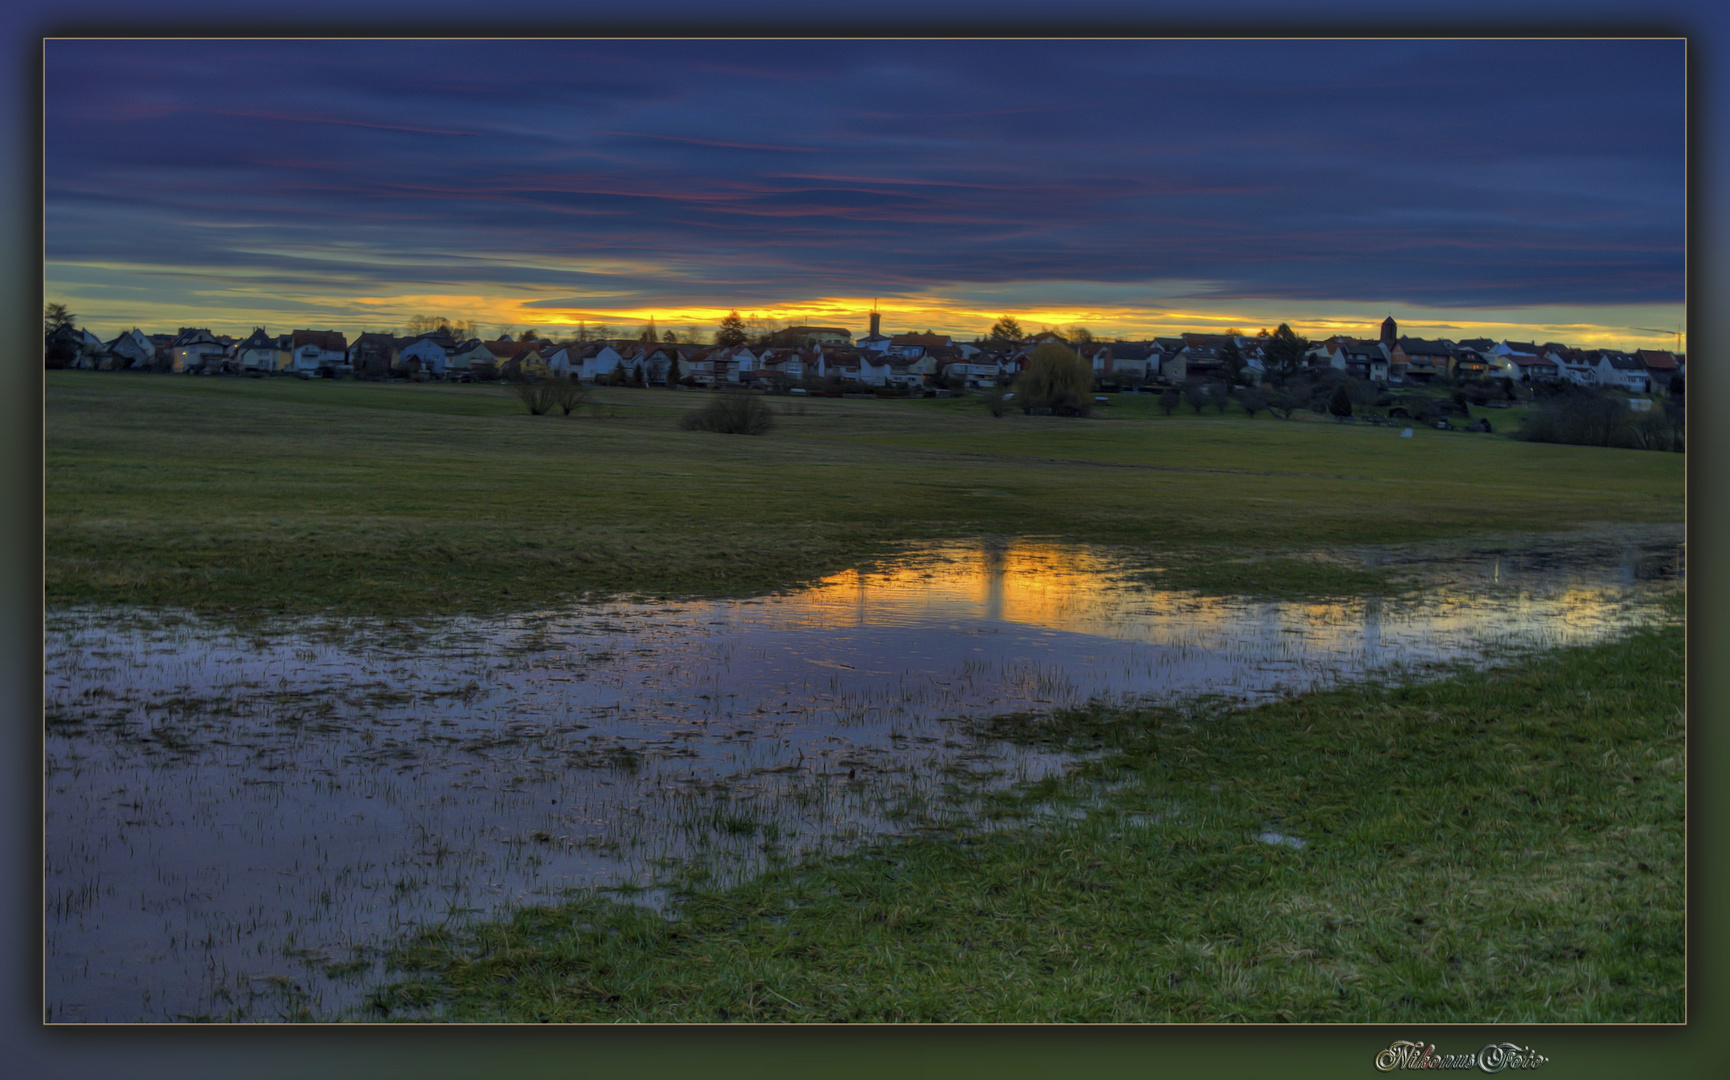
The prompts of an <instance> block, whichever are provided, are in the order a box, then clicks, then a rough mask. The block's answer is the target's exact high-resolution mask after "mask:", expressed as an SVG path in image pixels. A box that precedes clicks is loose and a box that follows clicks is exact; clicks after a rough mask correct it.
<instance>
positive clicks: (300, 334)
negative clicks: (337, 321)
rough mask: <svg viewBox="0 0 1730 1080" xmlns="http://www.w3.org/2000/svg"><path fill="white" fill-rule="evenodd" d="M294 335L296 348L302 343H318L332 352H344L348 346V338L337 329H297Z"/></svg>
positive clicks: (320, 346)
mask: <svg viewBox="0 0 1730 1080" xmlns="http://www.w3.org/2000/svg"><path fill="white" fill-rule="evenodd" d="M292 336H293V339H294V348H296V349H298V348H300V347H301V346H302V345H317V346H318V347H319V348H321V349H328V350H330V351H331V352H342V351H343V350H344V349H346V348H348V339H347V338H345V337H343V336H342V335H341V334H339V333H337V332H336V331H335V330H296V331H295V332H294V334H293V335H292Z"/></svg>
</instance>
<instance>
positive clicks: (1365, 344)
mask: <svg viewBox="0 0 1730 1080" xmlns="http://www.w3.org/2000/svg"><path fill="white" fill-rule="evenodd" d="M1329 340H1331V341H1332V342H1333V346H1332V348H1331V349H1330V350H1327V351H1326V352H1325V354H1324V355H1325V356H1326V357H1327V366H1328V367H1331V368H1333V369H1334V370H1336V371H1343V372H1345V373H1346V374H1347V375H1350V376H1351V377H1352V378H1354V379H1363V380H1365V381H1366V382H1378V383H1385V382H1387V381H1388V378H1389V374H1390V368H1391V367H1392V366H1393V364H1394V363H1396V362H1397V361H1391V360H1390V357H1389V355H1388V351H1387V350H1386V349H1385V348H1384V347H1383V345H1382V342H1380V341H1358V340H1355V339H1353V338H1331V339H1329ZM1394 347H1395V348H1396V349H1397V348H1398V347H1399V346H1398V344H1397V343H1396V344H1395V346H1394Z"/></svg>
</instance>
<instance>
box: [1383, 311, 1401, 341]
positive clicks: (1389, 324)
mask: <svg viewBox="0 0 1730 1080" xmlns="http://www.w3.org/2000/svg"><path fill="white" fill-rule="evenodd" d="M1399 340H1400V327H1399V324H1398V323H1396V322H1394V317H1393V316H1392V315H1389V316H1388V317H1387V318H1385V319H1383V320H1382V344H1383V345H1386V346H1387V347H1388V348H1390V349H1391V348H1393V347H1394V343H1395V342H1397V341H1399Z"/></svg>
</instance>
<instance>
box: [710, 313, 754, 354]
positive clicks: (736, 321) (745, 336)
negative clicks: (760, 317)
mask: <svg viewBox="0 0 1730 1080" xmlns="http://www.w3.org/2000/svg"><path fill="white" fill-rule="evenodd" d="M749 339H750V333H749V331H747V330H746V328H745V320H744V319H741V318H740V317H739V313H738V312H737V311H733V312H730V313H729V314H728V315H727V317H726V318H724V319H722V320H721V328H720V329H719V330H716V331H715V344H716V345H718V346H720V347H721V348H724V349H725V348H731V347H732V346H735V345H743V344H745V342H746V341H748V340H749Z"/></svg>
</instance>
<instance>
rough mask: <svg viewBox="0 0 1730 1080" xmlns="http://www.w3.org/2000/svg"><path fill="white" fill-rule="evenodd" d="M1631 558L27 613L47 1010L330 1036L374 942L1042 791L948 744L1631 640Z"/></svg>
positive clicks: (1013, 572) (977, 553)
mask: <svg viewBox="0 0 1730 1080" xmlns="http://www.w3.org/2000/svg"><path fill="white" fill-rule="evenodd" d="M1652 565H1653V556H1652V553H1651V552H1649V551H1647V552H1642V551H1634V552H1632V553H1628V552H1624V551H1622V550H1620V549H1617V550H1611V551H1575V552H1573V553H1571V554H1569V555H1568V556H1567V557H1565V558H1559V559H1558V558H1547V557H1542V556H1540V557H1528V556H1517V557H1510V556H1505V555H1504V556H1500V557H1493V556H1484V557H1471V558H1464V559H1456V560H1453V561H1451V562H1449V563H1447V564H1445V565H1439V566H1437V567H1432V568H1431V572H1432V578H1433V581H1432V585H1431V587H1430V588H1428V589H1426V590H1424V591H1423V592H1422V593H1420V594H1418V595H1415V596H1413V597H1410V598H1407V599H1400V600H1377V599H1362V598H1339V599H1332V600H1327V601H1316V602H1283V603H1275V602H1255V601H1248V600H1244V599H1241V598H1235V599H1234V598H1221V597H1205V596H1199V595H1195V594H1186V593H1177V592H1163V591H1157V590H1147V589H1143V588H1139V587H1135V586H1133V585H1131V584H1129V583H1128V573H1127V570H1126V568H1125V567H1124V566H1123V565H1121V564H1120V563H1118V562H1116V561H1115V560H1114V559H1113V558H1112V557H1110V556H1109V555H1108V554H1106V553H1103V552H1099V551H1093V550H1089V549H1081V548H1074V547H1063V546H1059V545H1055V544H1041V543H1028V542H1024V543H1013V544H1005V543H1001V542H999V543H987V544H983V545H977V544H976V545H965V544H956V545H946V546H938V547H933V548H927V549H924V550H921V551H919V552H915V553H910V554H909V555H908V557H907V558H905V559H903V560H900V561H898V562H895V563H893V564H892V565H888V566H885V567H883V568H880V569H877V570H874V571H871V572H868V573H859V572H850V573H846V574H840V575H837V576H836V577H833V578H830V579H828V580H826V581H824V582H823V583H821V584H820V585H819V586H818V587H816V588H813V589H810V590H806V591H803V592H800V593H798V594H795V595H790V596H782V597H771V598H766V599H759V600H746V601H721V602H704V603H688V604H607V605H598V606H594V607H586V608H581V609H577V610H573V611H565V612H550V613H540V614H536V615H531V616H523V617H518V618H512V619H502V620H490V621H483V620H472V619H456V620H449V621H447V622H444V623H441V624H439V625H437V626H435V627H432V628H430V629H425V630H423V631H422V632H421V633H419V634H416V635H413V636H411V637H408V638H403V637H400V636H395V635H393V634H391V633H389V632H387V628H384V627H367V626H355V627H349V628H346V630H347V632H346V634H345V635H344V636H342V637H341V638H340V639H337V640H336V641H333V639H332V638H331V637H330V635H328V634H324V633H318V632H314V631H318V630H327V629H329V628H320V627H314V626H305V627H301V628H299V629H298V630H296V629H294V628H285V629H284V630H283V632H281V633H276V634H273V635H271V636H269V637H267V638H252V637H246V636H241V635H237V634H233V633H227V632H222V631H218V630H215V629H212V628H209V627H206V626H203V625H201V624H199V623H198V622H196V621H186V622H181V623H178V624H173V625H165V624H162V623H161V622H151V621H146V620H139V619H134V618H128V617H125V616H123V615H122V614H121V613H117V612H110V611H88V610H85V611H63V612H56V613H53V614H52V615H51V616H50V618H49V619H48V620H47V626H46V633H47V647H46V653H45V658H44V659H45V677H44V691H45V696H46V700H47V715H46V724H47V736H46V758H45V762H44V769H45V773H44V775H45V790H46V806H45V812H46V821H45V829H46V834H45V835H46V851H47V865H46V867H45V873H46V897H45V899H46V902H47V906H48V919H47V926H46V943H47V987H46V997H47V1003H48V1007H49V1009H50V1015H51V1017H52V1018H53V1019H56V1020H80V1019H103V1020H131V1019H173V1018H177V1017H182V1016H214V1017H236V1018H263V1019H268V1018H272V1017H274V1016H279V1015H293V1014H294V1013H295V1011H296V1010H298V1009H302V1008H307V1009H311V1010H313V1011H315V1012H319V1013H327V1014H328V1013H331V1012H334V1011H337V1010H340V1009H343V1008H345V1007H349V1006H352V1005H353V1004H354V1003H355V1002H356V1001H357V999H358V995H359V990H360V987H361V985H362V977H363V976H364V975H365V974H367V973H369V972H372V971H374V970H376V967H375V963H374V961H375V959H376V955H377V954H376V948H377V946H378V945H379V944H380V943H381V942H383V941H384V940H386V939H387V938H388V936H389V935H391V934H393V933H396V932H399V931H400V930H402V929H403V928H405V927H408V926H412V925H421V924H425V923H427V922H429V921H436V920H438V919H442V918H451V917H459V918H460V917H463V916H465V915H468V914H472V913H476V912H487V911H491V910H494V909H496V908H497V907H499V906H501V905H507V904H511V903H518V902H523V901H527V900H533V899H542V898H552V897H556V896H558V895H559V894H560V893H561V891H562V890H565V889H568V888H571V887H576V886H584V885H603V886H604V885H619V884H626V883H637V884H642V885H652V884H653V882H654V881H655V879H656V877H657V874H658V873H659V872H660V870H661V868H662V867H664V865H665V863H664V860H666V859H669V858H678V859H685V860H693V861H695V862H696V863H697V864H700V865H702V866H705V867H708V868H710V869H711V870H712V871H713V872H714V873H716V874H717V875H719V876H720V877H722V878H726V877H735V876H738V875H741V874H748V873H752V872H755V871H756V870H757V869H759V868H760V867H762V866H763V865H765V863H766V862H767V861H769V860H772V859H775V858H785V857H790V856H791V855H793V854H796V853H797V852H800V851H803V850H810V849H813V848H824V847H844V846H846V845H847V844H849V843H852V842H855V841H856V840H857V839H858V838H859V837H862V836H868V835H872V834H876V833H881V832H884V831H890V830H900V831H906V830H914V829H919V828H934V827H941V826H942V825H943V824H944V823H945V821H947V820H949V819H950V818H951V817H952V816H953V815H955V814H957V813H959V812H962V811H964V810H965V808H966V805H967V800H968V798H969V794H970V793H977V792H978V791H980V790H982V789H989V788H990V787H993V786H997V785H1002V784H1007V783H1014V782H1018V781H1023V780H1027V779H1031V778H1036V777H1038V776H1039V775H1042V774H1043V773H1045V772H1046V771H1048V770H1051V769H1055V768H1061V767H1062V765H1063V761H1062V760H1061V759H1060V758H1059V757H1058V756H1056V755H1052V754H1045V753H1034V752H1030V751H1025V750H1018V749H1016V748H1013V747H1009V746H1005V745H1002V744H997V743H991V742H986V741H981V740H978V739H975V738H973V737H972V736H970V735H968V734H967V732H966V731H965V730H964V729H963V728H962V727H961V726H959V725H957V724H955V723H952V722H951V721H954V720H956V719H960V718H966V717H974V716H981V715H987V714H991V713H996V712H1002V711H1007V710H1020V709H1043V708H1057V707H1064V706H1070V705H1079V704H1083V703H1086V702H1088V701H1098V700H1105V701H1120V702H1122V701H1131V700H1136V699H1140V698H1147V697H1151V698H1155V699H1159V700H1165V701H1169V700H1173V699H1176V698H1182V697H1185V696H1191V695H1200V694H1208V695H1225V696H1230V697H1234V698H1240V699H1255V698H1260V697H1267V696H1271V695H1277V694H1283V693H1289V692H1293V691H1299V690H1303V689H1307V688H1309V687H1313V686H1316V685H1320V684H1324V683H1327V682H1329V681H1332V680H1336V679H1340V678H1350V677H1356V676H1359V675H1362V674H1365V673H1371V672H1386V671H1392V670H1395V669H1398V668H1403V667H1413V666H1421V665H1423V664H1426V663H1430V662H1436V661H1451V660H1457V659H1475V658H1489V659H1492V660H1493V659H1496V658H1498V657H1500V656H1503V655H1505V654H1507V653H1508V652H1510V651H1512V650H1520V649H1526V648H1530V647H1533V646H1543V645H1553V644H1566V643H1571V642H1581V641H1588V640H1592V639H1595V638H1598V637H1601V636H1603V635H1605V634H1608V633H1612V632H1615V631H1617V630H1619V629H1621V628H1624V627H1628V626H1631V625H1634V624H1637V623H1639V622H1642V621H1645V620H1647V619H1649V618H1651V617H1653V611H1654V609H1653V604H1652V601H1653V595H1654V594H1653V591H1652V589H1651V588H1649V587H1648V586H1649V584H1650V582H1649V579H1650V578H1651V577H1652V576H1653V573H1652V570H1651V567H1652ZM1659 576H1661V574H1660V575H1659ZM338 642H339V643H338Z"/></svg>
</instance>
